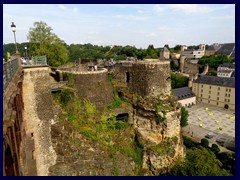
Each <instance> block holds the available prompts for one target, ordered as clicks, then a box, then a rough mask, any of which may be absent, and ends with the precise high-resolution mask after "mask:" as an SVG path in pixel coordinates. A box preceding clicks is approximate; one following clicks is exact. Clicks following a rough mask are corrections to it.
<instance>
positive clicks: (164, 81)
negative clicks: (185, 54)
mask: <svg viewBox="0 0 240 180" xmlns="http://www.w3.org/2000/svg"><path fill="white" fill-rule="evenodd" d="M113 77H114V79H116V81H118V82H120V83H123V84H125V85H127V86H128V87H129V89H130V91H131V93H137V94H139V95H141V96H146V97H148V96H161V95H164V96H168V95H170V93H171V78H170V62H169V61H159V60H145V61H137V62H129V63H122V64H118V65H116V66H115V68H114V70H113Z"/></svg>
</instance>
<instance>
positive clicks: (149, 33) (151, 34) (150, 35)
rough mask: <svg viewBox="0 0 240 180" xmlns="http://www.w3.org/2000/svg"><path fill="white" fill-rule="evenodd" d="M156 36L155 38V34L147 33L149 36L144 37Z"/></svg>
mask: <svg viewBox="0 0 240 180" xmlns="http://www.w3.org/2000/svg"><path fill="white" fill-rule="evenodd" d="M156 36H157V34H156V33H149V34H147V35H146V37H156Z"/></svg>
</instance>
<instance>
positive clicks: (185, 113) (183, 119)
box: [180, 107, 188, 127]
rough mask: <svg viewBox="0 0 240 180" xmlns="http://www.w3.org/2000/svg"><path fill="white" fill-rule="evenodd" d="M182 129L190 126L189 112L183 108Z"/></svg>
mask: <svg viewBox="0 0 240 180" xmlns="http://www.w3.org/2000/svg"><path fill="white" fill-rule="evenodd" d="M180 125H181V127H184V126H187V125H188V111H187V110H186V108H185V107H181V119H180Z"/></svg>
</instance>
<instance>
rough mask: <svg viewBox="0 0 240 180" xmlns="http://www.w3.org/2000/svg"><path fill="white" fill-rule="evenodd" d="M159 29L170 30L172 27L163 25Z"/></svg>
mask: <svg viewBox="0 0 240 180" xmlns="http://www.w3.org/2000/svg"><path fill="white" fill-rule="evenodd" d="M158 30H159V31H169V30H171V28H169V27H166V26H162V27H159V28H158Z"/></svg>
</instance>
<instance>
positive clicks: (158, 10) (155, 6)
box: [153, 4, 164, 13]
mask: <svg viewBox="0 0 240 180" xmlns="http://www.w3.org/2000/svg"><path fill="white" fill-rule="evenodd" d="M153 10H154V11H155V12H158V13H159V12H163V10H164V9H163V8H162V7H161V6H160V4H156V5H154V6H153Z"/></svg>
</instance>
